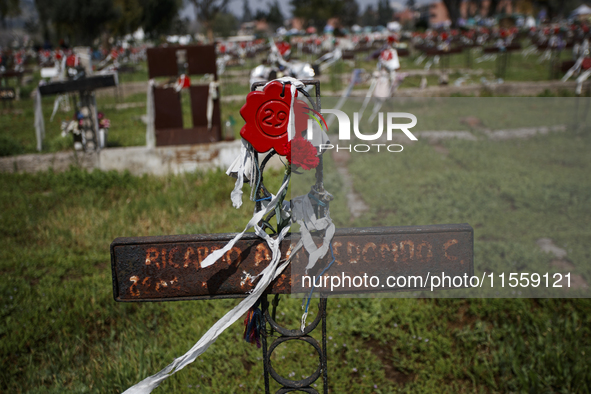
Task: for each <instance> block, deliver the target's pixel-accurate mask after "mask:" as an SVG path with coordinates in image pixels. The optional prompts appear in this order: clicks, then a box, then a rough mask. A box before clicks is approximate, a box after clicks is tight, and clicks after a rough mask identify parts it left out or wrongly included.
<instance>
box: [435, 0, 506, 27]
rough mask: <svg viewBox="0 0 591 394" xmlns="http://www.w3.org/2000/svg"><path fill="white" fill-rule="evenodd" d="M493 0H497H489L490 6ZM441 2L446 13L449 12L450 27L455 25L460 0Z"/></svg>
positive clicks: (458, 13) (458, 14)
mask: <svg viewBox="0 0 591 394" xmlns="http://www.w3.org/2000/svg"><path fill="white" fill-rule="evenodd" d="M495 1H497V0H491V2H490V4H491V7H492V5H493V3H495ZM443 4H445V7H446V8H447V13H448V14H449V19H450V20H451V25H452V27H456V26H457V23H458V18H459V17H460V5H461V4H462V0H443ZM495 8H496V6H495ZM489 12H490V10H489Z"/></svg>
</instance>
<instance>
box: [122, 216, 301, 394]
mask: <svg viewBox="0 0 591 394" xmlns="http://www.w3.org/2000/svg"><path fill="white" fill-rule="evenodd" d="M288 231H289V227H285V228H284V229H283V230H282V231H281V232H280V233H279V235H278V237H277V238H276V239H272V238H271V237H270V236H269V235H268V234H266V233H264V232H263V231H262V230H260V229H259V231H257V234H258V235H259V236H261V237H263V238H264V239H265V241H267V244H268V245H269V248H270V249H271V251H272V257H271V261H270V263H269V265H268V266H267V267H266V268H265V269H264V270H263V271H262V272H261V273H260V274H259V275H257V277H258V276H262V278H261V279H260V280H259V282H258V283H257V284H256V286H255V288H254V290H253V291H252V292H251V293H250V294H249V295H248V297H246V298H245V299H244V300H243V301H242V302H240V304H238V305H237V306H235V307H234V308H233V309H232V310H230V311H229V312H228V313H226V314H225V315H224V317H222V318H221V319H220V320H218V321H217V322H216V323H215V324H214V325H213V326H212V327H211V328H210V329H209V330H207V332H206V333H205V334H204V335H203V336H202V337H201V339H200V340H199V341H198V342H197V343H196V344H195V345H194V346H193V347H192V348H191V349H189V351H188V352H187V353H185V354H184V355H182V356H181V357H178V358H175V359H174V361H173V362H172V363H170V364H169V365H168V366H167V367H166V368H164V369H163V370H161V371H160V372H158V373H157V374H155V375H152V376H150V377H148V378H146V379H144V380H142V381H141V382H139V383H137V384H136V385H134V386H133V387H130V388H128V389H127V390H125V392H124V393H123V394H148V393H151V392H152V390H154V389H155V388H156V387H158V386H159V385H160V383H162V382H163V381H164V380H165V379H166V378H168V377H169V376H171V375H173V374H175V373H177V372H178V371H180V370H181V369H183V368H184V367H186V366H187V365H189V364H191V363H192V362H193V361H195V360H196V359H197V357H199V356H200V355H201V354H203V353H204V352H205V351H206V350H207V349H208V348H209V346H210V345H211V344H212V343H214V342H215V341H216V339H217V338H218V337H219V336H220V334H221V333H222V332H224V331H225V330H226V329H227V328H228V327H230V326H231V325H232V324H234V322H236V320H238V319H239V318H240V317H241V316H243V315H244V314H245V313H246V312H247V311H248V310H249V309H250V308H251V307H252V306H253V305H254V304H255V303H256V301H257V300H258V299H259V298H260V296H261V295H262V294H263V293H264V291H265V290H266V289H267V286H269V284H270V283H271V281H273V280H274V279H276V278H277V277H278V276H279V275H280V274H281V273H282V272H283V270H284V269H285V268H286V267H287V265H288V264H289V263H290V261H291V257H292V256H294V255H295V252H296V250H295V249H294V250H292V252H291V253H290V254H289V256H288V257H287V259H286V260H285V262H284V263H283V264H281V265H279V263H280V258H281V251H280V250H279V246H280V243H281V241H282V240H283V238H284V237H285V235H286V234H287V232H288ZM263 234H264V235H265V236H263Z"/></svg>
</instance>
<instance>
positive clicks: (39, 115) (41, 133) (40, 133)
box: [35, 88, 45, 152]
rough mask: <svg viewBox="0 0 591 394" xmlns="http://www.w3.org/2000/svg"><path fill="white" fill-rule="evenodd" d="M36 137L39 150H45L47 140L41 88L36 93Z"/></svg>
mask: <svg viewBox="0 0 591 394" xmlns="http://www.w3.org/2000/svg"><path fill="white" fill-rule="evenodd" d="M35 135H36V137H37V150H38V151H39V152H41V150H42V149H43V139H44V138H45V122H44V121H43V108H41V92H39V88H37V90H36V91H35Z"/></svg>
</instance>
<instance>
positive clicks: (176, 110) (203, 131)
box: [147, 45, 223, 146]
mask: <svg viewBox="0 0 591 394" xmlns="http://www.w3.org/2000/svg"><path fill="white" fill-rule="evenodd" d="M147 56H148V76H149V78H150V86H149V89H150V90H149V92H148V94H149V96H150V97H151V98H152V99H153V101H152V104H151V105H150V104H149V106H150V107H149V108H148V117H149V121H148V132H147V133H148V135H147V140H148V146H154V145H155V146H165V145H188V144H203V143H210V142H216V141H221V140H222V139H223V138H222V129H221V114H220V100H219V88H218V75H217V65H216V54H215V46H214V45H200V46H197V45H193V46H169V47H162V48H149V49H148V51H147ZM206 74H209V75H210V76H211V77H212V80H210V82H208V83H205V84H199V83H189V84H186V85H185V88H186V89H188V90H189V97H190V103H189V108H190V113H191V123H192V126H193V127H191V128H184V126H183V103H182V100H181V93H180V90H181V89H182V88H183V87H181V86H179V85H178V82H180V81H179V80H180V79H182V78H186V77H188V78H189V79H188V80H190V79H193V80H195V79H196V77H197V76H199V75H201V76H204V75H206ZM182 76H185V77H182ZM160 77H169V78H170V79H169V81H167V83H156V82H155V78H160ZM187 85H188V86H187ZM179 87H180V88H179ZM150 127H153V129H150Z"/></svg>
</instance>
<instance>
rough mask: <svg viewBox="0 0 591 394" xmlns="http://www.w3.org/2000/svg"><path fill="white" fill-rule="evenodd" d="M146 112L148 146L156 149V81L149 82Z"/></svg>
mask: <svg viewBox="0 0 591 394" xmlns="http://www.w3.org/2000/svg"><path fill="white" fill-rule="evenodd" d="M146 112H147V117H148V125H147V127H146V146H147V147H148V148H154V147H155V146H156V133H155V128H154V80H153V79H150V80H149V81H148V98H147V102H146Z"/></svg>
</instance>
